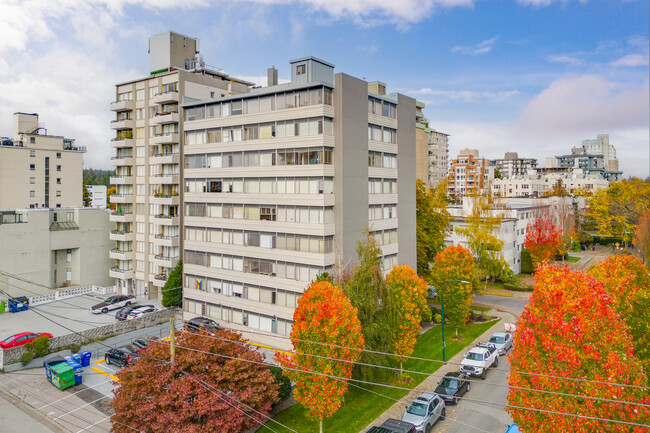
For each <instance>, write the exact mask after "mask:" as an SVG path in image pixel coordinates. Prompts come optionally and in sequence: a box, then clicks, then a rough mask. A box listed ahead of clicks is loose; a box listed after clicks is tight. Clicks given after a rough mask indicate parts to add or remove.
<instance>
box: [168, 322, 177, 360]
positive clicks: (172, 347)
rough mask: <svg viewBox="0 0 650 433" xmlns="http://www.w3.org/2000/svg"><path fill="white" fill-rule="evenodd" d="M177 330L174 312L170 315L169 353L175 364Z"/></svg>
mask: <svg viewBox="0 0 650 433" xmlns="http://www.w3.org/2000/svg"><path fill="white" fill-rule="evenodd" d="M175 332H176V329H175V328H174V315H173V314H172V315H171V316H169V354H170V356H171V361H172V365H174V356H175V355H176V345H175V342H174V339H175V336H174V333H175Z"/></svg>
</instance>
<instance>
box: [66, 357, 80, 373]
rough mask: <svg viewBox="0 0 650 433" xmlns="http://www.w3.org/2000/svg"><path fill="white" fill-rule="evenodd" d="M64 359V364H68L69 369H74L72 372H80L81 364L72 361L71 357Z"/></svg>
mask: <svg viewBox="0 0 650 433" xmlns="http://www.w3.org/2000/svg"><path fill="white" fill-rule="evenodd" d="M65 358H66V359H65V362H66V364H68V365H69V366H70V367H72V368H73V369H74V371H77V370H81V368H82V367H81V364H79V363H78V362H77V361H75V360H74V359H72V357H70V356H66V357H65Z"/></svg>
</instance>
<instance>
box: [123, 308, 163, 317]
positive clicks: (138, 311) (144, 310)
mask: <svg viewBox="0 0 650 433" xmlns="http://www.w3.org/2000/svg"><path fill="white" fill-rule="evenodd" d="M154 311H158V309H157V308H156V307H154V306H153V305H140V306H139V307H136V308H134V309H133V310H132V311H131V312H130V313H129V315H128V316H127V317H126V320H133V319H137V318H140V317H142V316H143V315H145V314H147V313H153V312H154Z"/></svg>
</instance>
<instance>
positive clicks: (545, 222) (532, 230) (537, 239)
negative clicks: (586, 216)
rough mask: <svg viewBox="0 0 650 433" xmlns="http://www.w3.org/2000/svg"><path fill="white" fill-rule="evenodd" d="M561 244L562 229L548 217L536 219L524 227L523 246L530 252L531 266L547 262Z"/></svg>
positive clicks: (535, 266)
mask: <svg viewBox="0 0 650 433" xmlns="http://www.w3.org/2000/svg"><path fill="white" fill-rule="evenodd" d="M561 245H562V231H561V230H560V228H559V227H557V226H556V225H555V224H553V221H551V219H550V218H543V219H537V220H536V221H535V222H534V223H532V224H530V223H529V224H528V227H526V240H525V241H524V247H526V249H527V250H528V251H529V252H530V258H531V259H532V261H533V267H534V268H535V269H537V268H538V267H540V266H542V265H545V264H547V263H548V262H550V261H551V259H552V258H553V257H554V256H555V254H557V252H558V250H559V248H560V246H561Z"/></svg>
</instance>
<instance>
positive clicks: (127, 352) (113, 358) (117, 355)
mask: <svg viewBox="0 0 650 433" xmlns="http://www.w3.org/2000/svg"><path fill="white" fill-rule="evenodd" d="M137 358H138V355H137V354H136V353H135V350H132V349H130V348H128V347H118V348H116V349H109V350H108V351H107V352H106V354H105V355H104V360H105V361H106V364H107V365H111V364H115V365H119V366H120V367H126V366H127V365H129V364H131V363H132V362H134V361H135V360H136V359H137Z"/></svg>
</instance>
